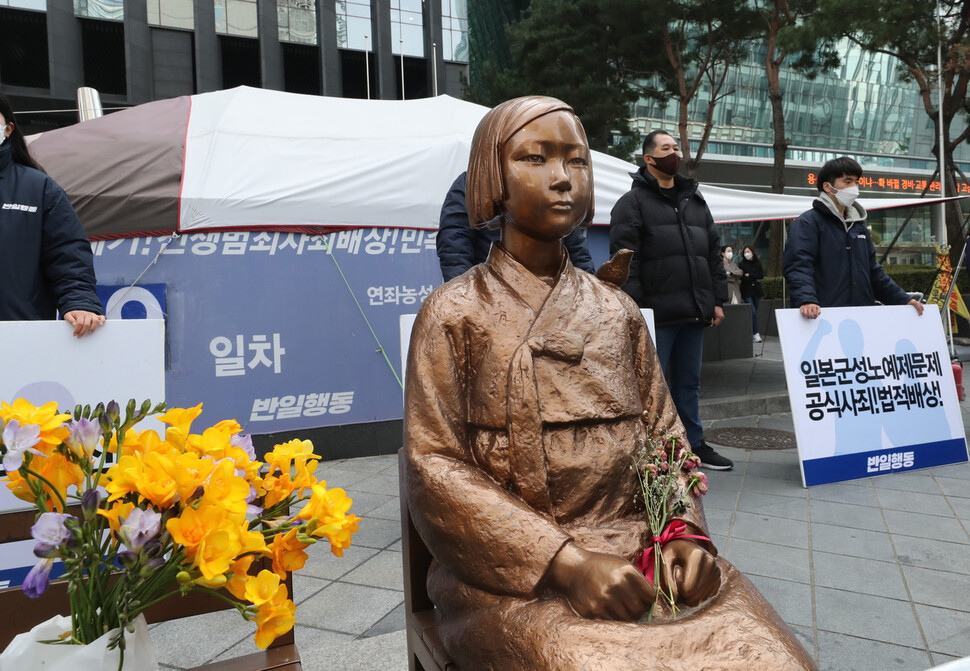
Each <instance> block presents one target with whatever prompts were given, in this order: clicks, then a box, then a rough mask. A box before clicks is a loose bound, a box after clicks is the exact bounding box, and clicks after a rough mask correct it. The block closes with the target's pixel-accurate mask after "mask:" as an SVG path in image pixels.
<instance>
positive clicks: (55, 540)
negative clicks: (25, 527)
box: [30, 513, 76, 546]
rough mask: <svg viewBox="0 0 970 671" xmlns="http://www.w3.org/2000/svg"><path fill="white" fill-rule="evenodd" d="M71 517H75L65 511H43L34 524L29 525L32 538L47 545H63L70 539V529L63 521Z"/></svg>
mask: <svg viewBox="0 0 970 671" xmlns="http://www.w3.org/2000/svg"><path fill="white" fill-rule="evenodd" d="M73 519H76V518H75V517H74V516H73V515H68V514H66V513H43V514H42V515H41V516H40V517H38V518H37V522H36V523H35V524H34V526H32V527H30V535H31V536H32V537H33V539H34V540H36V541H40V542H41V543H46V544H47V545H54V546H58V545H64V544H65V543H67V542H68V541H69V540H71V530H70V529H68V528H67V525H66V524H65V522H66V521H67V520H73Z"/></svg>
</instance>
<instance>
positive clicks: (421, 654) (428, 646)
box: [397, 448, 458, 671]
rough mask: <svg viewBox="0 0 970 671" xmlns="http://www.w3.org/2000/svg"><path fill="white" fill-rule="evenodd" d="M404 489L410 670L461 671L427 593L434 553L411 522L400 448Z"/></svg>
mask: <svg viewBox="0 0 970 671" xmlns="http://www.w3.org/2000/svg"><path fill="white" fill-rule="evenodd" d="M397 455H398V472H399V475H400V491H401V544H402V546H403V547H402V550H403V552H402V554H403V563H404V617H405V622H406V626H407V640H408V669H409V670H410V671H458V666H457V665H456V664H455V663H454V662H452V661H451V660H450V659H449V658H448V653H446V652H445V649H444V647H442V645H441V638H440V637H439V636H438V625H437V624H436V623H435V613H434V604H433V603H432V602H431V598H430V597H429V596H428V587H427V581H428V567H430V566H431V553H430V552H429V551H428V548H427V546H426V545H425V544H424V541H423V540H421V536H419V535H418V531H417V529H415V528H414V524H413V523H412V522H411V512H410V510H408V496H407V484H406V482H407V481H406V480H405V477H404V470H405V468H404V467H405V462H406V461H407V457H406V455H405V454H404V448H401V449H400V450H398V453H397Z"/></svg>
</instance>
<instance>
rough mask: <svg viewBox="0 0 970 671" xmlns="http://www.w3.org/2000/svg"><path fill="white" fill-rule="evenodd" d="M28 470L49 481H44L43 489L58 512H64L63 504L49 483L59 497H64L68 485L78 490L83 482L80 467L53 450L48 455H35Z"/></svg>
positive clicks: (82, 473)
mask: <svg viewBox="0 0 970 671" xmlns="http://www.w3.org/2000/svg"><path fill="white" fill-rule="evenodd" d="M30 470H32V471H34V472H36V473H40V474H41V475H42V476H43V477H44V478H46V479H47V481H48V482H50V484H47V483H44V491H45V492H47V497H48V498H49V499H50V503H51V505H52V506H54V508H56V509H57V511H58V512H64V510H63V506H61V502H60V500H59V499H58V497H57V495H56V494H55V493H54V490H53V489H51V485H54V488H56V490H57V492H58V493H60V495H61V497H63V498H66V497H67V490H68V489H69V488H70V487H77V488H78V490H80V489H81V485H82V484H83V483H84V472H83V471H82V470H81V467H80V466H78V465H77V464H75V463H74V462H73V461H71V460H70V459H68V458H67V457H65V456H64V455H63V454H61V453H59V452H54V453H52V454H51V455H50V456H49V457H35V458H34V460H33V461H32V462H31V463H30Z"/></svg>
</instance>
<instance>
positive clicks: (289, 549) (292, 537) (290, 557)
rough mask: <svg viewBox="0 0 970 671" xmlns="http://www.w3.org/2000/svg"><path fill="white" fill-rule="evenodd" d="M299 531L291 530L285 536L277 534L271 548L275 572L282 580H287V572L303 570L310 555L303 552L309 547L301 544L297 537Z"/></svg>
mask: <svg viewBox="0 0 970 671" xmlns="http://www.w3.org/2000/svg"><path fill="white" fill-rule="evenodd" d="M296 533H297V530H296V529H290V530H289V531H287V532H286V533H285V534H277V535H276V537H275V538H273V544H272V545H270V546H269V549H270V552H272V553H273V572H274V573H275V574H276V575H277V576H279V577H280V578H286V572H287V571H296V570H299V569H301V568H303V565H304V564H306V560H307V558H308V557H309V555H308V554H307V553H306V552H304V551H303V550H304V549H305V548H307V547H309V546H308V545H307V544H306V543H301V542H300V541H299V540H298V539H297V537H296Z"/></svg>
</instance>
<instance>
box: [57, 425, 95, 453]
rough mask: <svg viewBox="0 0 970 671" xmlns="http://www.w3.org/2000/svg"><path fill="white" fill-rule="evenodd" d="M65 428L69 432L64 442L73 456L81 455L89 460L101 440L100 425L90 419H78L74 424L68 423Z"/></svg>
mask: <svg viewBox="0 0 970 671" xmlns="http://www.w3.org/2000/svg"><path fill="white" fill-rule="evenodd" d="M67 426H68V428H69V429H70V430H71V432H70V433H69V434H68V436H67V438H66V439H65V440H64V442H65V443H66V444H67V446H68V448H70V450H71V452H73V453H74V454H76V455H78V456H81V455H82V454H83V455H84V456H85V457H87V458H88V459H90V458H91V457H92V456H93V455H94V450H95V449H97V447H98V442H99V439H100V438H101V424H99V423H98V422H95V421H92V420H90V419H79V420H78V421H76V422H68V424H67Z"/></svg>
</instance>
